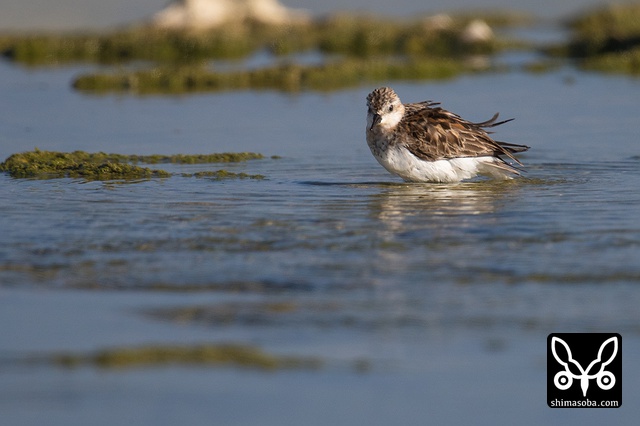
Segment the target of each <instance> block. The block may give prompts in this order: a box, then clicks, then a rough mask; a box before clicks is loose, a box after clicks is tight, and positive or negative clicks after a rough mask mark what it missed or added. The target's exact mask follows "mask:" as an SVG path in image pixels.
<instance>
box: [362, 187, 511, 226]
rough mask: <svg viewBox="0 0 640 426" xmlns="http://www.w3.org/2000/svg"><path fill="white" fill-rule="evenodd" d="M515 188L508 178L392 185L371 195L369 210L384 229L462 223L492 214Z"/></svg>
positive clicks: (458, 224)
mask: <svg viewBox="0 0 640 426" xmlns="http://www.w3.org/2000/svg"><path fill="white" fill-rule="evenodd" d="M517 188H518V185H517V184H515V185H514V184H512V183H510V182H509V181H506V182H495V181H487V182H469V183H460V184H453V185H429V184H404V185H393V186H387V187H385V188H384V189H383V190H382V191H380V192H379V193H377V194H375V195H374V196H373V197H372V201H371V204H370V211H371V214H372V215H373V216H374V217H375V218H376V219H377V220H378V221H379V222H380V223H382V224H383V225H384V226H383V228H384V231H386V232H394V233H395V232H405V231H411V230H415V229H418V228H424V227H448V226H452V225H453V226H464V224H465V222H467V221H468V220H469V218H470V217H474V216H481V217H482V216H485V217H486V218H489V217H492V215H491V213H495V212H496V211H498V210H499V209H500V207H501V206H502V205H503V203H505V200H507V199H508V198H509V196H510V195H511V194H513V192H514V191H516V190H517Z"/></svg>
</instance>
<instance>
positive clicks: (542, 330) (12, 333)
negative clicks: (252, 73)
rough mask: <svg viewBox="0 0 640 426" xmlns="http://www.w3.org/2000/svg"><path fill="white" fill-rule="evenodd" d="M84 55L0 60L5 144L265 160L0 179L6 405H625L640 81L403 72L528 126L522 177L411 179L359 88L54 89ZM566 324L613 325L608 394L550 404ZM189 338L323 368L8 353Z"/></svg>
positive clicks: (308, 417)
mask: <svg viewBox="0 0 640 426" xmlns="http://www.w3.org/2000/svg"><path fill="white" fill-rule="evenodd" d="M76 72H79V70H74V69H68V68H67V69H57V70H46V71H28V70H24V69H20V68H16V67H13V66H10V65H8V64H6V63H2V64H0V82H1V83H0V99H2V100H1V101H0V108H1V109H2V114H0V126H1V127H2V128H3V133H2V135H0V156H1V157H3V158H4V157H6V156H8V155H10V154H11V153H13V152H18V151H24V150H30V149H33V148H34V147H36V146H37V147H39V148H40V149H55V150H64V151H70V150H75V149H83V150H87V151H108V152H120V153H136V154H152V153H163V154H171V153H178V152H180V153H208V152H220V151H257V152H262V153H264V154H266V155H268V156H270V155H279V156H281V158H279V159H272V158H266V159H264V160H256V161H250V162H246V163H241V164H232V165H216V164H206V165H190V166H176V165H173V166H164V165H163V166H160V167H162V168H165V169H167V170H169V171H173V172H176V173H182V172H188V173H192V172H195V171H200V170H216V169H219V168H226V169H229V170H231V171H236V172H247V173H251V174H255V173H259V174H263V175H265V176H266V179H265V180H227V181H214V180H210V179H196V178H186V177H182V176H179V175H176V176H174V177H172V178H169V179H162V180H151V181H142V182H135V183H122V182H85V181H82V180H72V179H57V180H46V181H39V180H15V179H11V178H9V177H7V176H5V175H2V176H0V229H1V230H2V233H1V235H0V243H1V244H0V306H2V308H1V309H0V321H2V323H3V324H4V326H3V327H2V328H0V359H1V360H2V362H0V411H1V412H2V413H3V418H5V419H8V422H9V423H7V424H56V425H57V424H60V425H62V424H64V425H69V424H105V425H107V424H123V423H132V422H133V423H135V424H149V425H157V424H175V423H176V422H181V423H184V424H212V423H214V424H234V425H235V424H318V425H322V424H354V423H356V424H362V423H365V422H366V423H368V424H381V425H382V424H389V423H391V422H393V423H397V424H425V422H428V421H431V422H433V423H436V424H438V423H440V424H442V423H446V424H450V423H462V422H464V423H469V422H473V423H477V424H496V423H515V422H518V423H519V424H561V423H562V424H582V423H584V421H586V420H587V419H589V420H592V419H595V420H596V421H598V420H600V421H606V422H608V423H612V422H613V423H617V424H632V423H633V422H635V421H636V420H637V418H638V415H640V408H638V407H640V405H639V404H638V403H637V402H638V401H637V395H639V394H640V381H638V379H637V378H638V377H639V374H640V369H639V368H638V366H637V363H636V362H635V361H634V360H635V359H637V357H638V356H639V355H640V338H639V337H640V310H638V308H637V307H638V306H639V305H640V262H639V261H638V259H640V222H639V221H638V219H637V218H638V211H639V207H640V191H638V188H639V187H640V144H639V143H638V135H640V123H639V122H638V120H637V117H638V114H639V113H640V106H639V104H638V99H640V82H639V81H637V80H632V79H627V78H622V77H604V76H599V75H593V74H583V73H578V72H577V71H575V70H573V69H570V68H567V69H561V70H559V71H557V72H554V73H548V74H544V75H528V74H520V73H510V74H503V75H478V76H471V77H464V78H460V79H456V80H452V81H448V82H441V83H420V84H394V85H393V86H394V88H395V89H396V90H397V92H398V93H399V95H400V96H401V98H402V99H403V100H405V101H407V102H410V101H419V100H423V99H434V100H438V101H441V102H443V106H444V107H445V108H448V109H451V110H453V111H455V112H458V113H460V114H461V115H463V116H465V117H468V118H469V119H472V120H482V119H486V118H488V117H490V116H491V115H492V114H493V113H494V112H495V111H501V112H502V113H503V115H504V116H505V117H516V120H515V121H514V122H512V123H509V124H508V125H505V126H502V127H501V128H499V129H498V134H497V137H498V139H500V140H506V141H511V142H514V143H522V144H527V145H530V146H531V147H532V149H531V151H530V152H529V153H527V154H525V155H523V156H522V159H523V161H524V163H525V164H526V169H527V172H526V174H525V177H524V178H521V179H516V180H513V181H510V182H491V181H489V182H471V183H461V184H456V185H430V184H405V183H402V182H401V181H399V180H398V179H396V178H394V177H392V176H390V175H388V174H387V173H386V172H385V171H384V170H383V169H382V168H381V167H380V166H378V165H377V163H375V161H374V160H373V158H372V157H371V155H370V153H369V152H368V148H367V147H366V143H365V141H364V123H365V108H364V98H365V96H366V94H367V93H368V92H369V91H370V90H371V89H372V88H371V87H363V88H358V89H354V90H349V91H342V92H337V93H332V94H317V93H304V94H300V95H294V96H290V95H282V94H278V93H273V92H263V93H250V92H246V93H229V94H217V95H216V94H207V95H197V96H185V97H168V98H166V97H146V98H135V97H128V96H122V97H118V96H112V97H90V96H83V95H80V94H77V93H73V92H71V91H70V90H69V88H68V82H69V80H70V79H71V77H72V76H73V75H74V74H75V73H76ZM274 304H276V305H274ZM282 304H284V305H282ZM270 306H271V307H272V306H287V307H288V308H287V309H270V308H269V307H270ZM561 331H576V332H586V331H612V332H619V333H621V334H622V336H623V351H624V352H623V354H624V356H623V362H624V377H623V386H624V388H623V407H622V408H620V409H617V410H586V411H585V410H582V411H573V410H550V409H548V408H547V407H546V402H545V401H546V400H545V398H546V382H545V380H546V370H545V363H546V347H545V344H546V336H547V335H548V334H549V333H551V332H561ZM200 342H206V343H219V342H233V343H239V344H249V345H255V346H257V347H260V348H261V349H263V350H265V351H268V352H270V353H276V354H286V355H291V354H297V355H303V356H314V357H320V358H322V359H323V360H324V361H325V362H326V364H325V367H324V368H321V369H319V370H314V371H275V372H271V373H264V372H259V371H253V370H246V369H232V368H229V369H216V368H198V367H190V368H187V367H179V366H175V367H166V366H164V367H152V368H142V369H130V370H124V371H110V370H106V371H102V370H97V369H94V368H91V367H83V368H79V369H75V370H66V369H62V368H57V367H52V366H47V365H35V366H29V365H24V364H22V363H20V362H19V361H20V360H21V359H24V358H26V357H28V356H31V355H33V354H39V355H42V354H44V355H46V354H52V353H56V351H60V350H71V351H78V352H80V353H82V352H83V351H85V352H86V351H92V350H97V349H102V348H105V347H119V346H136V345H141V344H147V343H155V344H169V343H181V344H191V343H200ZM354 363H356V364H358V363H361V364H362V365H366V366H367V368H366V369H364V370H363V369H360V368H356V369H354V368H353V367H352V366H353V365H354ZM358 365H360V364H358Z"/></svg>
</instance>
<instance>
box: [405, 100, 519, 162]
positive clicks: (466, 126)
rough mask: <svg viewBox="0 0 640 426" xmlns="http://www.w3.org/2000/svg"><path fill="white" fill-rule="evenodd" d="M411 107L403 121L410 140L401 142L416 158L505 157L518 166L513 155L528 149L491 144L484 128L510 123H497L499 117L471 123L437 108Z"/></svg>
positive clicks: (511, 145)
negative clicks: (410, 137)
mask: <svg viewBox="0 0 640 426" xmlns="http://www.w3.org/2000/svg"><path fill="white" fill-rule="evenodd" d="M423 105H424V107H423V108H419V107H418V105H417V104H412V105H411V106H412V107H411V108H409V109H408V110H407V115H406V116H405V118H404V123H401V125H402V124H404V125H405V126H408V129H409V134H410V135H411V136H412V139H408V138H407V139H406V140H404V141H402V142H403V143H404V145H405V146H406V147H407V149H409V151H410V152H412V153H413V154H414V155H415V156H417V157H418V158H423V159H425V160H429V161H434V160H440V159H448V158H455V157H481V156H496V155H505V156H507V157H509V158H510V159H512V160H513V161H515V162H516V163H518V164H520V165H521V164H522V163H520V161H518V159H517V158H515V157H514V156H513V155H512V153H514V152H521V151H526V150H527V149H528V148H529V147H526V146H524V145H515V144H510V143H506V142H497V141H494V140H493V139H492V138H491V137H490V136H489V132H487V131H486V130H484V128H490V127H495V126H499V125H501V124H504V123H507V122H509V121H511V120H512V119H509V120H504V121H499V122H497V121H496V120H497V119H498V114H495V115H494V116H493V117H491V118H490V119H489V120H487V121H483V122H479V123H472V122H470V121H467V120H464V119H463V118H461V117H460V116H458V115H456V114H453V113H451V112H449V111H446V110H444V109H442V108H440V107H437V108H431V107H430V105H434V104H426V103H425V104H423Z"/></svg>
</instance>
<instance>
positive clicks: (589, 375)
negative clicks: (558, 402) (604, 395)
mask: <svg viewBox="0 0 640 426" xmlns="http://www.w3.org/2000/svg"><path fill="white" fill-rule="evenodd" d="M609 345H613V347H612V348H613V353H612V354H611V356H610V357H609V358H608V359H607V360H606V361H603V360H602V356H603V354H604V351H605V348H606V347H607V346H609ZM559 348H563V349H564V353H562V351H558V349H559ZM551 351H552V352H553V356H554V358H555V359H556V361H558V363H559V364H560V365H562V366H563V367H564V371H559V372H558V373H557V374H556V375H555V377H554V378H553V384H554V385H555V386H556V388H558V389H560V390H566V389H569V388H570V387H571V385H572V384H573V380H574V379H576V380H580V388H581V389H582V396H583V397H586V396H587V389H589V381H590V380H592V379H596V383H597V384H598V387H599V388H600V389H602V390H609V389H611V388H612V387H613V386H614V385H615V384H616V376H614V375H613V373H611V372H610V371H606V370H605V369H606V367H607V366H608V365H609V364H611V362H612V361H613V360H614V359H615V357H616V355H617V354H618V338H617V337H616V336H614V337H611V338H609V339H607V340H605V341H604V342H603V343H602V345H600V349H599V350H598V356H597V358H596V359H594V360H593V361H591V363H590V364H589V365H588V366H587V368H582V366H581V365H580V363H579V362H578V361H576V360H575V359H573V355H572V353H571V349H570V348H569V345H567V343H566V342H565V341H564V340H562V339H561V338H559V337H556V336H554V337H553V338H552V339H551ZM565 356H566V358H565ZM596 370H597V371H596Z"/></svg>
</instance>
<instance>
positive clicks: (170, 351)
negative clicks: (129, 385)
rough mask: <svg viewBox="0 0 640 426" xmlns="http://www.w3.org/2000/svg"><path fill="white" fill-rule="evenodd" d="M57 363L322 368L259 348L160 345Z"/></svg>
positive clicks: (69, 355) (80, 356)
mask: <svg viewBox="0 0 640 426" xmlns="http://www.w3.org/2000/svg"><path fill="white" fill-rule="evenodd" d="M53 363H54V364H57V365H60V366H63V367H69V368H71V367H78V366H82V365H87V364H88V365H92V366H95V367H99V368H105V369H123V368H141V367H156V366H163V365H172V364H173V365H199V366H232V367H237V368H253V369H260V370H279V369H300V368H307V369H309V368H311V369H315V368H319V367H320V366H321V364H322V363H321V361H320V360H319V359H316V358H303V357H288V356H278V355H271V354H268V353H266V352H264V351H262V350H260V349H259V348H255V347H252V346H247V345H238V344H202V345H194V346H177V345H156V346H141V347H123V348H114V349H105V350H101V351H98V352H96V353H91V354H73V353H66V354H59V355H55V356H54V357H53Z"/></svg>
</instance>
